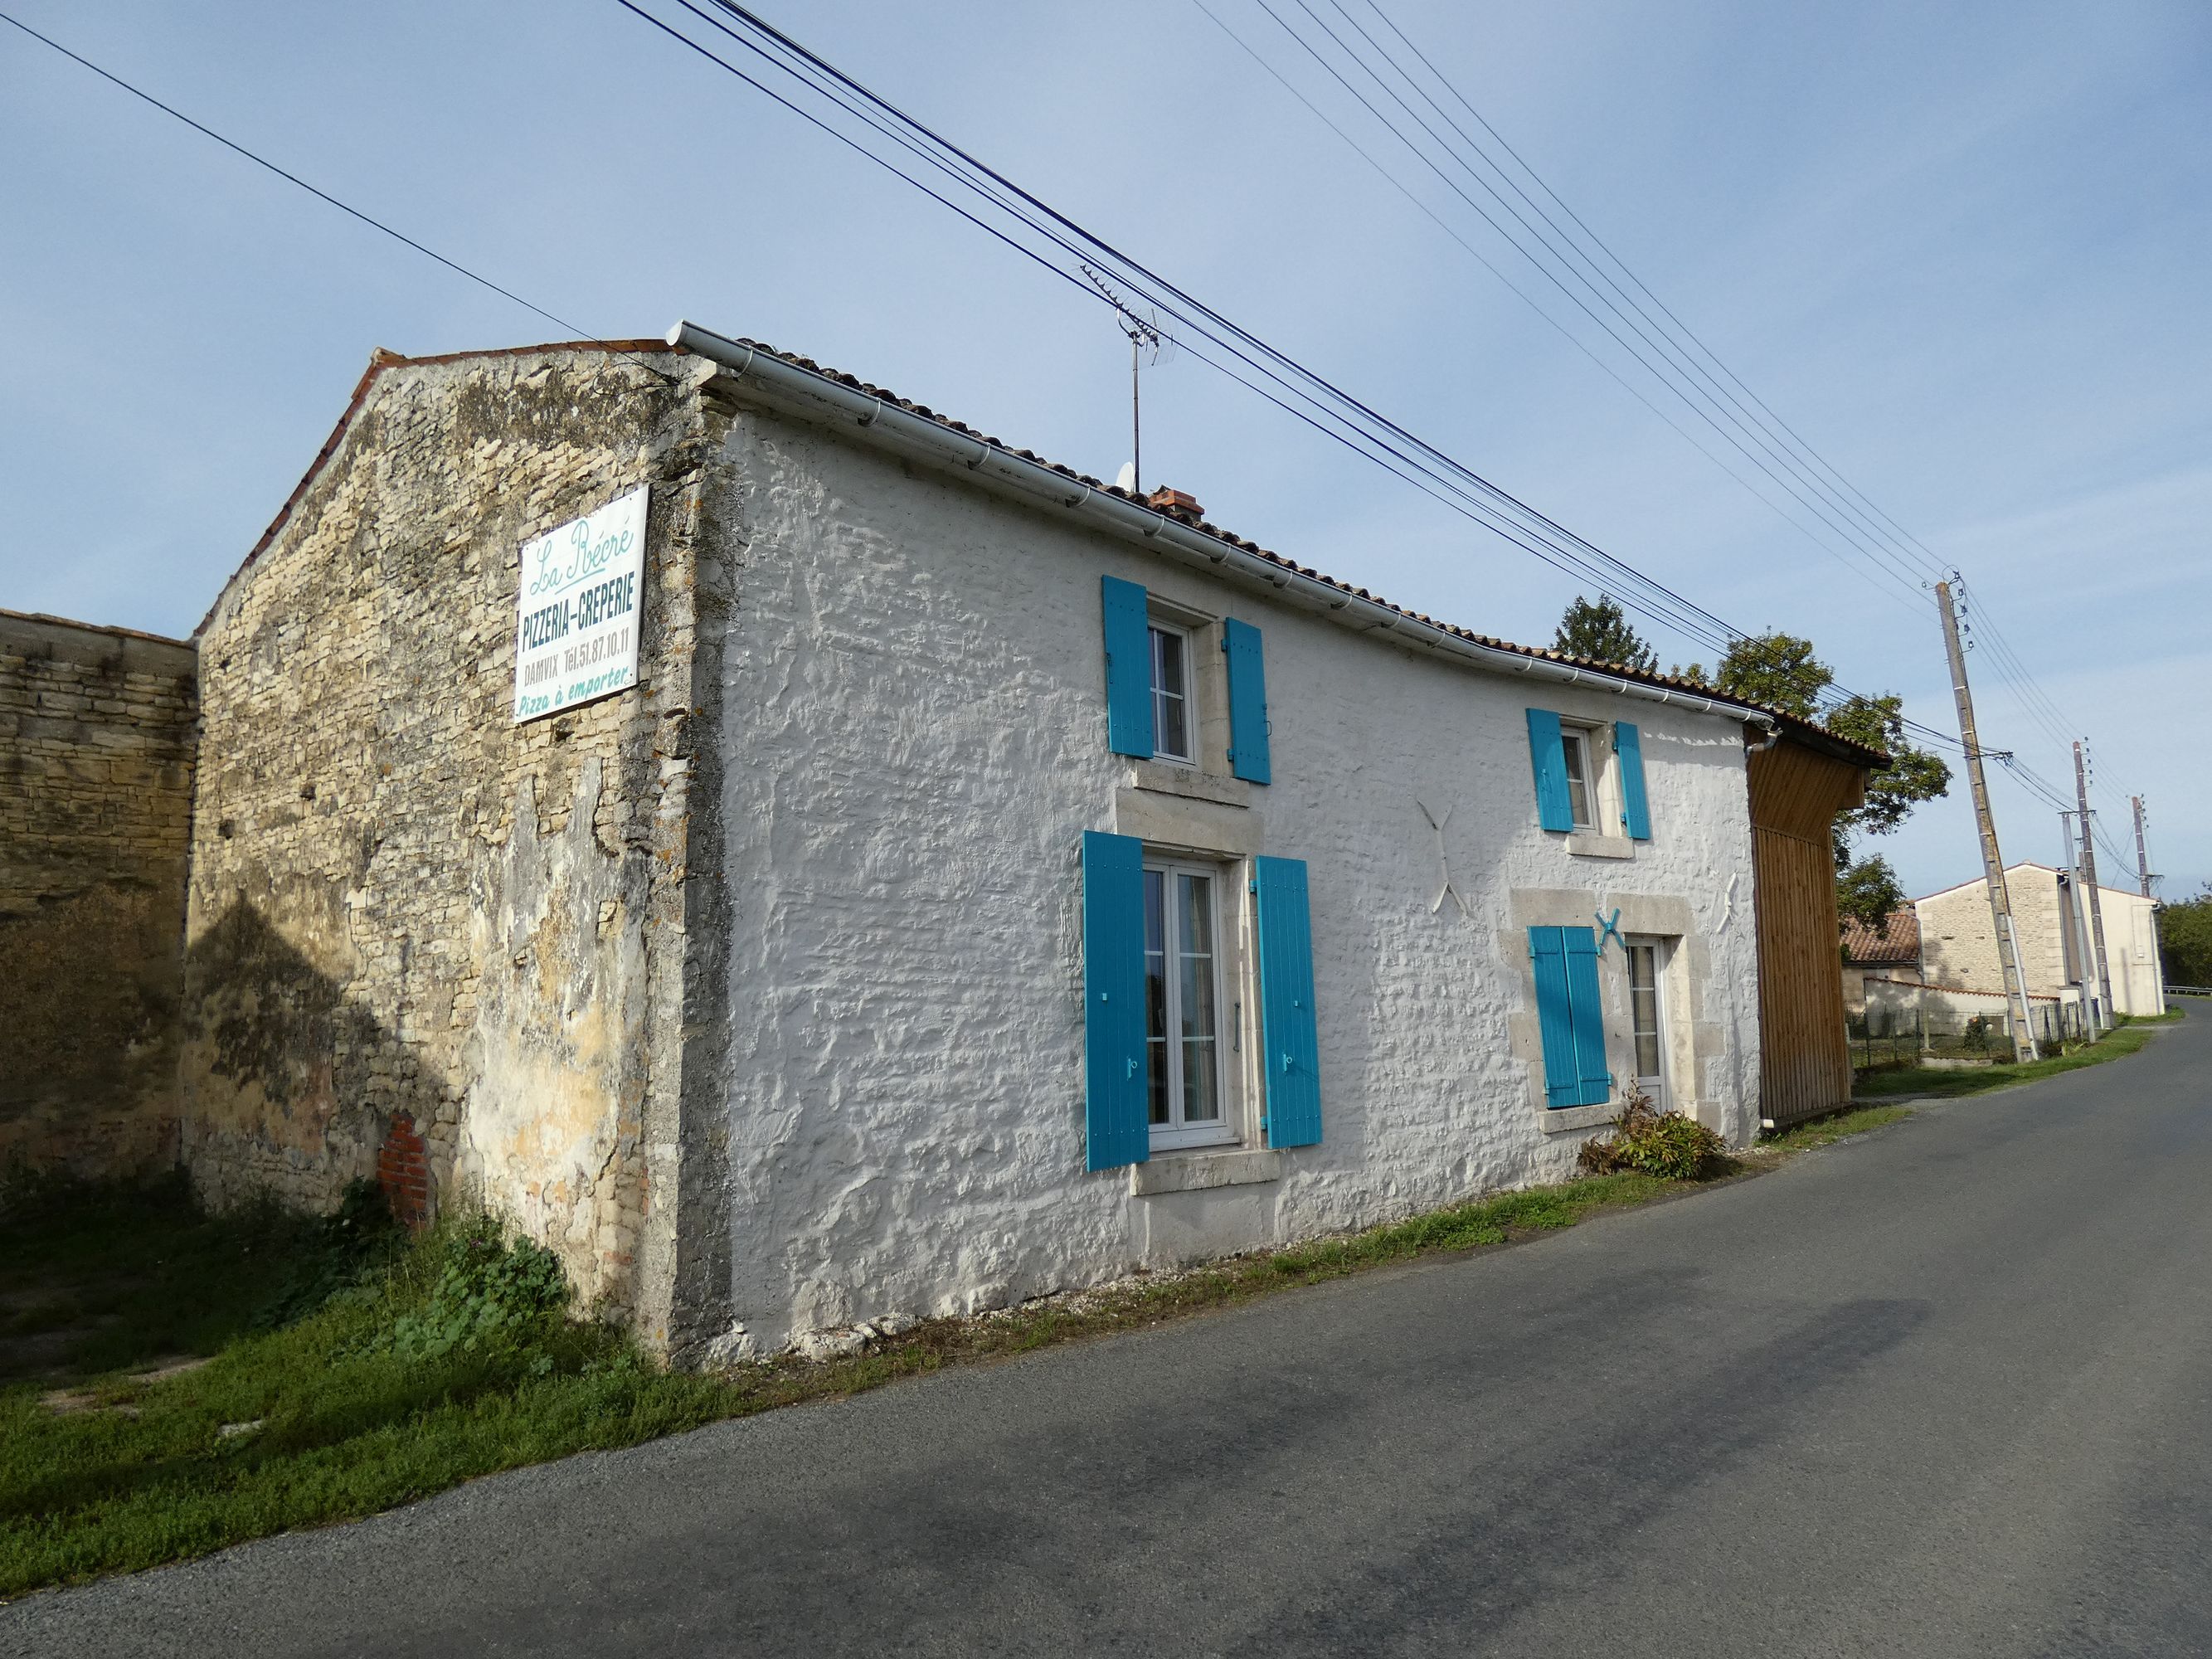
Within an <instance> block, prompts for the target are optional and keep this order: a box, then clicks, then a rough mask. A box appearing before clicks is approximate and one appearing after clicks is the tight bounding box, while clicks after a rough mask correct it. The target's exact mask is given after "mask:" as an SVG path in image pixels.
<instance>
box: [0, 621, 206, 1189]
mask: <svg viewBox="0 0 2212 1659" xmlns="http://www.w3.org/2000/svg"><path fill="white" fill-rule="evenodd" d="M196 714H197V694H196V688H195V669H194V660H193V653H192V647H191V646H190V645H188V644H185V643H184V642H182V641H176V640H164V639H157V638H155V637H154V636H152V635H143V634H135V633H132V632H131V631H129V630H128V629H103V628H94V627H90V626H87V625H85V624H82V623H71V622H64V621H61V620H59V619H58V618H54V617H26V616H21V615H18V614H16V613H15V612H13V611H0V962H4V963H6V972H5V974H4V975H0V1167H4V1166H6V1165H8V1164H13V1163H19V1162H20V1163H22V1164H28V1165H30V1166H32V1167H33V1168H40V1169H65V1170H70V1171H72V1172H74V1173H76V1174H79V1175H87V1176H95V1175H113V1174H129V1173H135V1172H137V1171H140V1170H147V1169H149V1168H154V1167H158V1166H159V1165H160V1164H163V1163H165V1162H167V1160H168V1159H170V1158H173V1156H174V1154H175V1134H176V1095H175V1069H176V1056H177V1049H176V1017H177V994H178V981H179V949H180V945H181V941H182V933H183V921H184V893H185V847H186V843H187V840H188V837H189V834H190V824H191V781H192V760H193V722H194V720H195V718H196Z"/></svg>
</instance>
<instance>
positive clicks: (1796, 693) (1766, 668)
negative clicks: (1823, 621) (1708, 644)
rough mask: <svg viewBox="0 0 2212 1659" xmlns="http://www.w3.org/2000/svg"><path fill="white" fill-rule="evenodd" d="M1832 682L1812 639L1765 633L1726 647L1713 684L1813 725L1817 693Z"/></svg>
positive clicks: (1818, 710)
mask: <svg viewBox="0 0 2212 1659" xmlns="http://www.w3.org/2000/svg"><path fill="white" fill-rule="evenodd" d="M1835 679H1836V677H1835V675H1834V674H1833V673H1832V672H1831V671H1830V670H1829V668H1828V665H1826V663H1824V662H1822V661H1821V660H1820V659H1819V658H1818V657H1815V656H1814V654H1813V641H1810V640H1805V639H1800V638H1798V637H1797V635H1795V634H1783V633H1766V634H1757V635H1751V636H1750V637H1748V638H1746V639H1741V640H1738V641H1735V644H1733V645H1731V646H1729V648H1728V655H1726V656H1725V657H1723V658H1722V659H1721V664H1720V671H1719V672H1718V673H1717V674H1716V675H1715V676H1714V677H1713V684H1714V685H1715V686H1716V687H1717V689H1718V690H1723V691H1725V692H1727V693H1728V694H1729V696H1732V697H1741V698H1743V699H1745V700H1746V701H1747V702H1756V703H1764V704H1765V706H1766V707H1767V708H1779V709H1780V710H1781V711H1782V712H1783V713H1784V714H1795V715H1796V717H1797V718H1798V719H1799V720H1814V721H1817V720H1819V719H1820V693H1822V692H1823V691H1825V690H1827V689H1828V688H1829V686H1831V685H1832V684H1835Z"/></svg>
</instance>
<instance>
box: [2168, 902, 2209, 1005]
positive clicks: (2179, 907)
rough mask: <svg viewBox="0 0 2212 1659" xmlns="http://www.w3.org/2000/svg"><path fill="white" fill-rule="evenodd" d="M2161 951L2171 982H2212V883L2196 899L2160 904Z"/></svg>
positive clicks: (2185, 983) (2192, 983)
mask: <svg viewBox="0 0 2212 1659" xmlns="http://www.w3.org/2000/svg"><path fill="white" fill-rule="evenodd" d="M2158 954H2159V956H2160V958H2161V960H2162V961H2163V962H2164V963H2165V965H2166V983H2167V984H2168V985H2212V882H2207V883H2206V884H2204V890H2203V892H2201V893H2199V894H2198V895H2197V896H2196V897H2195V898H2193V899H2184V900H2182V901H2181V902H2179V903H2177V904H2161V905H2160V906H2159V907H2158Z"/></svg>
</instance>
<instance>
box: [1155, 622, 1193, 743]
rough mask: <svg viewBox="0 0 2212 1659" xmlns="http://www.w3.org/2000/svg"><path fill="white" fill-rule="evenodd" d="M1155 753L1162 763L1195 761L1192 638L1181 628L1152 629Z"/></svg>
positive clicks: (1162, 626)
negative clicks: (1192, 732) (1191, 673)
mask: <svg viewBox="0 0 2212 1659" xmlns="http://www.w3.org/2000/svg"><path fill="white" fill-rule="evenodd" d="M1151 633H1152V753H1153V754H1154V755H1155V756H1156V757H1158V758H1159V759H1161V760H1171V761H1182V762H1183V763H1186V764H1188V763H1189V761H1190V760H1191V758H1192V756H1193V753H1194V751H1193V750H1192V747H1191V741H1190V737H1191V727H1192V726H1193V724H1194V722H1193V721H1192V720H1191V707H1190V705H1191V696H1190V635H1188V634H1187V633H1185V632H1184V631H1183V630H1182V629H1180V628H1170V627H1167V626H1165V625H1164V624H1162V623H1152V625H1151Z"/></svg>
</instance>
